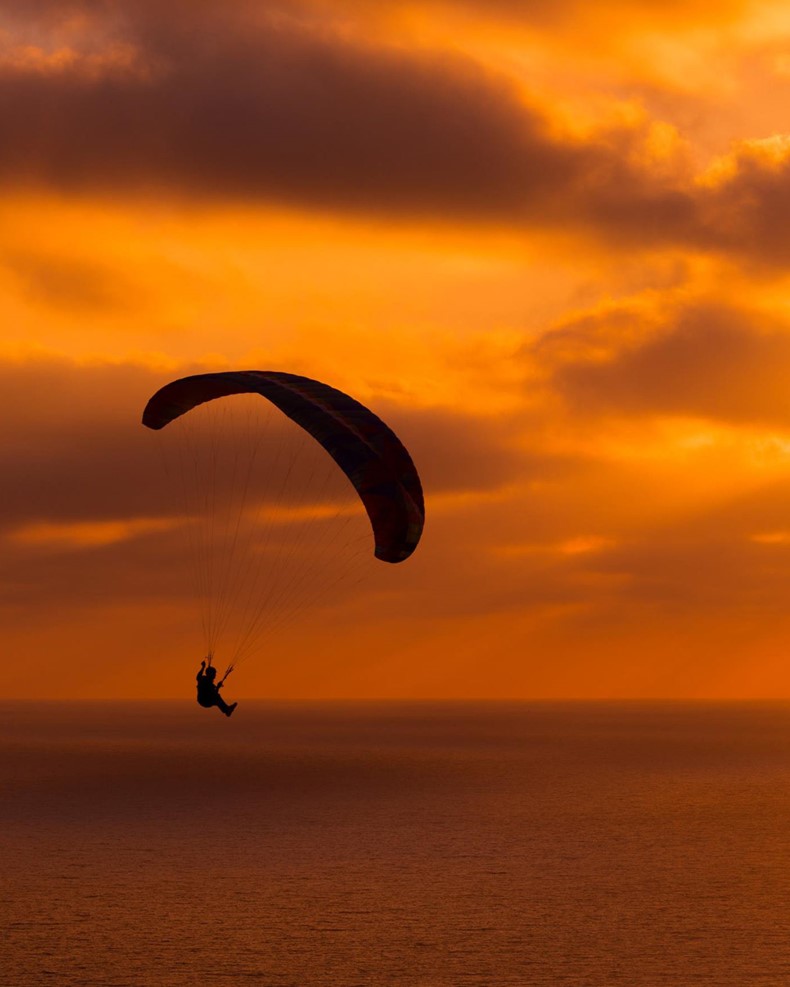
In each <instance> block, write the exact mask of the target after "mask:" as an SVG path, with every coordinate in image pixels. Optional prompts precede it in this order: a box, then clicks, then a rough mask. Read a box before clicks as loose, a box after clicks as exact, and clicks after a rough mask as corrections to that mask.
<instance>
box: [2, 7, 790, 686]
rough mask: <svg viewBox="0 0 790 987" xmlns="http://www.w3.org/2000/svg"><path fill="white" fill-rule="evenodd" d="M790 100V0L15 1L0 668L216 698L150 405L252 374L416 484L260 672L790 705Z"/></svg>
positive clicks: (255, 676) (264, 675) (11, 12)
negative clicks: (378, 547)
mask: <svg viewBox="0 0 790 987" xmlns="http://www.w3.org/2000/svg"><path fill="white" fill-rule="evenodd" d="M789 102H790V10H788V7H787V5H786V4H784V3H758V2H738V0H725V2H717V3H715V4H714V3H711V2H707V0H683V2H682V3H681V2H679V0H677V2H676V0H603V2H601V3H600V4H588V3H581V2H579V0H551V2H550V3H549V2H547V0H531V2H526V3H525V2H523V0H519V2H515V0H452V2H450V0H414V2H408V0H407V2H403V0H398V2H388V0H380V2H378V3H376V4H368V3H361V2H358V0H272V2H252V0H249V2H245V0H228V2H226V3H223V4H217V3H214V2H208V0H188V2H187V0H170V2H168V3H154V2H152V0H124V2H114V0H84V2H79V0H75V2H68V0H28V2H27V3H25V4H24V5H23V4H19V3H16V2H7V0H0V133H2V135H3V141H2V148H1V149H0V327H2V329H0V339H1V342H0V408H1V410H2V420H3V421H4V422H5V427H4V428H3V436H4V437H3V443H2V449H1V450H0V456H1V457H2V468H1V469H0V491H1V492H0V539H2V555H1V556H0V558H1V559H2V561H1V562H0V586H1V587H2V592H1V593H0V614H1V619H2V626H3V647H4V651H5V654H6V664H5V669H4V673H3V676H2V682H0V695H4V696H6V697H22V698H78V697H87V698H109V697H129V698H155V697H175V696H180V695H184V694H186V693H189V692H191V689H192V685H191V676H192V674H193V670H194V667H195V666H196V664H197V661H198V660H199V659H200V657H201V653H202V652H201V648H202V646H203V645H202V642H201V639H200V635H199V628H197V626H196V619H195V616H194V600H190V599H188V595H189V594H188V593H186V592H185V591H184V583H185V570H186V568H188V559H187V556H186V555H185V554H184V547H183V544H181V543H180V540H179V530H180V528H179V522H178V519H177V518H176V517H175V515H174V514H173V509H172V506H170V505H171V501H170V500H168V498H167V496H166V492H165V490H164V487H163V483H162V482H161V472H162V470H161V466H162V464H161V459H159V458H158V457H157V455H156V454H154V453H153V452H152V449H151V445H152V443H151V434H150V433H148V432H147V431H146V430H145V429H143V428H142V426H141V425H140V415H141V412H142V408H143V407H144V405H145V402H146V401H147V399H148V397H149V396H150V395H151V394H152V393H153V392H154V391H155V390H156V389H157V388H158V387H160V386H161V385H162V384H164V383H165V382H166V381H167V380H170V379H173V378H175V377H178V376H183V375H184V374H187V373H198V372H208V371H215V370H227V369H234V368H259V369H271V370H285V371H288V372H292V373H299V374H304V375H307V376H311V377H316V378H319V379H321V380H324V381H327V382H328V383H330V384H332V385H334V386H336V387H338V388H340V389H342V390H345V391H347V392H348V393H350V394H352V395H354V396H355V397H356V398H358V399H359V400H361V401H363V402H364V403H365V404H367V405H368V406H369V407H370V408H371V409H373V410H374V411H375V412H376V413H377V414H379V415H380V416H381V417H383V418H384V419H385V420H386V421H388V422H389V423H390V424H391V425H392V427H393V428H394V429H395V430H396V432H397V433H398V434H399V436H400V437H401V439H402V440H403V442H404V443H405V445H406V446H407V447H408V448H409V450H410V452H411V453H412V456H413V458H414V461H415V463H416V465H417V467H418V469H419V470H420V473H421V476H422V479H423V484H424V488H425V496H426V527H425V533H424V536H423V540H422V543H421V545H420V546H419V548H418V550H417V552H416V553H415V554H414V556H413V557H412V558H411V559H409V560H408V561H407V562H405V563H403V564H402V565H399V566H394V567H389V566H384V567H381V568H383V569H386V570H387V571H386V572H383V571H375V572H373V574H372V575H371V576H370V579H369V581H366V580H364V579H363V580H362V581H361V582H358V583H356V584H354V586H353V587H351V588H347V589H346V590H345V591H344V592H343V593H341V594H340V595H338V596H337V597H336V598H334V599H333V601H332V605H331V607H330V608H326V607H324V608H323V609H322V608H321V607H308V608H307V609H306V611H305V612H304V613H303V614H301V615H300V616H299V619H298V620H296V621H294V622H293V623H292V624H291V625H290V626H289V628H288V631H287V634H283V635H281V636H280V637H278V638H275V639H273V640H272V641H271V642H270V644H269V645H267V648H266V649H265V652H264V653H261V654H260V655H258V656H257V657H255V658H251V659H250V660H249V661H247V662H245V665H244V668H243V672H242V670H241V669H239V671H238V673H237V677H236V678H235V680H230V681H229V683H228V686H227V687H226V688H228V689H230V688H231V682H232V683H233V685H232V689H233V690H235V693H236V694H237V695H239V696H241V697H242V698H243V697H245V696H246V697H253V696H262V697H263V696H266V697H274V698H308V699H327V698H363V697H377V698H378V697H381V698H398V697H404V698H456V699H457V698H514V699H515V698H629V697H633V698H657V697H661V698H663V697H673V698H700V697H703V698H746V699H748V698H757V697H769V698H772V697H787V696H788V695H790V663H788V660H787V655H788V644H790V616H788V600H790V389H789V388H788V380H789V379H790V294H788V287H789V286H788V281H790V279H789V278H788V275H787V262H788V259H789V258H790V238H788V236H787V229H788V223H789V221H790V131H788V130H787V127H788V124H787V106H788V103H789ZM285 534H286V537H287V536H288V531H287V530H286V532H285ZM181 541H183V539H181ZM186 581H188V580H186Z"/></svg>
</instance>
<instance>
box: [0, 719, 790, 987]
mask: <svg viewBox="0 0 790 987" xmlns="http://www.w3.org/2000/svg"><path fill="white" fill-rule="evenodd" d="M0 748H1V749H2V757H0V786H2V803H1V804H0V824H1V825H0V838H1V839H2V845H3V851H2V867H1V870H2V884H1V885H0V895H1V898H0V912H1V914H0V918H1V919H2V928H3V934H2V938H1V939H0V983H2V984H3V985H9V987H28V985H30V987H40V985H43V984H58V985H60V984H63V985H69V987H71V985H75V987H76V985H97V987H99V985H100V987H121V985H128V987H137V985H140V987H160V985H162V987H181V985H184V987H187V985H189V987H197V985H200V987H213V985H226V984H227V985H237V984H246V983H260V984H266V985H268V984H271V985H293V987H313V985H322V987H330V985H331V987H357V985H358V987H368V985H404V987H462V985H491V987H499V985H511V984H514V985H515V984H518V985H552V987H556V985H561V984H572V985H575V987H580V985H590V987H593V985H594V987H616V985H630V987H653V985H662V984H666V985H672V987H686V985H695V984H706V985H711V987H713V985H715V987H728V985H733V987H756V985H770V987H781V985H786V984H790V706H788V705H785V706H780V705H761V704H751V705H719V704H642V703H636V704H602V703H596V704H585V703H579V704H548V703H541V704H494V703H489V704H459V703H452V704H434V703H420V704H372V703H360V704H332V705H318V704H293V705H290V704H278V705H268V704H263V703H252V702H246V703H243V704H242V705H240V707H239V710H238V713H237V715H236V716H235V717H234V718H233V719H232V720H231V721H228V720H226V719H225V718H224V717H222V716H219V715H218V714H217V715H215V711H213V710H210V711H205V710H201V709H200V708H199V707H197V706H196V705H195V706H192V705H191V704H186V703H185V704H182V705H178V704H170V703H157V704H152V705H146V704H137V703H135V704H131V703H129V704H121V703H118V704H98V703H93V704H56V703H51V704H49V703H48V704H40V703H38V704H33V703H4V704H2V705H1V706H0Z"/></svg>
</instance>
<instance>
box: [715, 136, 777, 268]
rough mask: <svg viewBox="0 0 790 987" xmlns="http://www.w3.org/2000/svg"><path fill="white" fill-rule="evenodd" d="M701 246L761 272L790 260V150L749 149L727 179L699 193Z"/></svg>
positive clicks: (760, 145)
mask: <svg viewBox="0 0 790 987" xmlns="http://www.w3.org/2000/svg"><path fill="white" fill-rule="evenodd" d="M698 202H699V215H700V223H701V227H700V242H701V243H703V244H704V245H706V246H709V247H713V248H717V249H722V250H726V251H728V252H730V253H732V254H736V255H738V256H740V257H741V258H743V259H745V260H747V262H748V263H749V264H751V265H754V266H757V267H760V266H764V267H769V268H771V267H784V266H786V264H787V262H788V260H789V259H790V244H789V243H788V238H787V236H786V228H787V224H788V222H790V145H787V143H786V141H785V139H784V138H782V139H780V140H777V141H771V140H769V141H767V142H753V143H746V144H743V145H741V146H739V147H738V148H736V150H735V152H734V153H733V154H732V155H731V157H730V159H729V161H728V163H727V174H726V175H725V176H724V177H723V178H722V179H721V180H719V181H718V182H717V183H716V184H714V185H713V186H712V187H709V188H705V189H703V190H701V191H700V192H699V195H698Z"/></svg>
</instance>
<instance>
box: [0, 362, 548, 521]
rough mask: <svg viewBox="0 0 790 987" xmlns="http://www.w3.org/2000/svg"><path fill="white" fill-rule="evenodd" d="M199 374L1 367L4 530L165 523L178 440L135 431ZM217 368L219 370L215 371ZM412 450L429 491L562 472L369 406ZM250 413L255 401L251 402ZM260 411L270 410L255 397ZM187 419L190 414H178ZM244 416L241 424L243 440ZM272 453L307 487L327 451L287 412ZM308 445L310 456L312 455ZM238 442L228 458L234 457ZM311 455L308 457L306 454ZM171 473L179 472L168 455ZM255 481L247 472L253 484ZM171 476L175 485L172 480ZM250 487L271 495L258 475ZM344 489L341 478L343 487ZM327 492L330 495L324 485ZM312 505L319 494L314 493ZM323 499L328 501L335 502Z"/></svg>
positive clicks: (468, 419) (495, 437)
mask: <svg viewBox="0 0 790 987" xmlns="http://www.w3.org/2000/svg"><path fill="white" fill-rule="evenodd" d="M201 369H202V370H205V369H207V368H200V367H184V368H182V369H181V370H180V371H178V372H176V371H173V372H171V373H170V374H163V373H161V372H156V371H154V370H151V369H148V368H145V367H141V366H131V365H113V364H97V365H77V364H73V363H69V362H66V361H57V360H44V359H42V360H32V361H26V362H19V363H13V362H6V363H1V364H0V417H2V419H3V420H4V421H6V422H14V426H13V428H12V429H10V430H8V431H7V433H6V435H5V437H4V441H3V444H2V447H1V448H0V503H2V505H3V514H2V524H3V525H4V526H5V527H6V528H8V527H15V526H17V525H19V524H20V523H23V522H32V521H47V522H66V521H96V520H103V519H104V520H106V519H115V518H145V517H149V518H150V517H162V516H164V515H166V514H168V513H169V512H171V511H172V510H173V509H174V504H173V495H172V487H173V484H172V480H173V477H172V476H171V477H168V476H166V475H165V469H164V464H163V457H165V458H167V457H171V456H172V457H176V456H177V455H179V449H181V450H182V451H183V450H185V449H186V448H187V447H186V446H185V445H184V444H183V443H179V442H178V441H177V439H176V435H175V434H174V433H173V429H174V428H176V427H177V423H176V425H175V426H170V427H169V428H168V429H165V430H163V432H161V433H154V432H152V431H150V430H149V429H146V428H144V427H143V426H142V425H141V424H140V418H141V415H142V409H143V408H144V406H145V403H146V401H147V400H148V398H149V397H150V396H151V394H153V393H154V391H155V390H157V388H158V387H160V386H161V385H162V384H163V383H165V382H166V381H167V380H168V379H171V378H172V377H174V376H182V375H183V374H186V373H199V372H201ZM214 369H216V368H214ZM370 403H371V405H372V406H373V407H374V408H375V410H376V411H377V412H378V413H379V414H380V415H382V416H383V417H384V418H385V419H387V420H388V421H389V422H390V423H391V424H392V426H393V428H395V429H396V431H397V432H398V434H399V435H400V436H401V438H402V439H403V441H404V443H405V444H406V445H407V447H408V448H409V449H410V451H411V453H412V455H413V457H414V460H415V462H416V463H417V465H418V468H419V470H420V473H421V475H422V477H423V482H424V486H425V488H426V491H427V492H428V493H429V494H438V493H444V492H451V491H452V492H459V491H470V490H487V489H494V488H496V487H497V486H500V485H502V484H504V483H507V482H508V481H509V480H512V479H513V478H514V477H516V476H519V475H521V473H522V471H524V470H526V471H527V472H529V471H530V470H532V471H535V472H538V471H539V472H541V473H545V472H546V471H549V470H551V469H553V470H555V471H556V470H557V469H560V468H561V462H560V461H559V460H558V461H557V462H553V461H552V460H551V459H550V457H540V456H536V457H535V458H534V459H530V458H529V457H527V456H526V454H524V453H521V452H519V450H518V448H517V447H514V445H513V437H512V435H511V433H510V432H509V431H508V430H507V429H502V426H501V423H498V424H497V425H496V427H495V426H494V425H493V424H492V423H490V422H489V421H487V420H486V419H476V418H474V417H472V416H466V415H462V414H452V413H450V412H447V411H443V410H430V409H428V410H422V411H418V410H410V409H407V408H404V407H403V406H399V405H395V404H393V403H392V402H386V401H382V402H376V401H372V402H370ZM253 404H254V405H255V406H256V407H257V406H258V403H257V401H253ZM260 407H261V408H262V409H264V412H265V413H267V415H268V409H269V408H270V406H269V405H268V404H266V403H265V402H262V401H261V402H260ZM185 421H186V419H185ZM248 427H249V426H248V425H247V419H246V418H245V417H243V416H242V417H241V418H239V419H238V421H237V431H236V432H233V431H232V430H231V431H229V432H228V433H227V434H228V437H229V438H230V437H231V436H232V435H236V436H238V435H239V431H238V430H241V431H244V430H246V429H248ZM266 428H267V429H268V433H267V435H266V441H270V442H271V443H272V446H273V447H274V448H275V449H279V446H280V443H282V444H283V447H284V449H285V452H284V453H283V454H282V458H283V461H285V458H286V456H288V457H290V456H291V455H293V457H294V458H293V462H290V459H289V461H288V462H289V468H290V471H291V480H290V482H292V483H293V484H294V485H297V486H298V485H299V484H300V483H301V481H302V480H304V482H305V484H307V482H308V480H309V477H310V476H311V475H312V474H313V472H314V471H315V470H316V469H317V468H318V467H319V466H320V468H321V470H322V473H323V472H324V470H323V465H324V460H325V459H326V456H325V454H324V453H323V451H322V450H321V449H320V448H318V446H317V445H315V443H310V441H309V440H307V439H306V437H305V436H304V433H302V431H301V430H299V429H298V428H297V427H296V426H295V425H293V423H291V422H289V421H288V420H287V419H285V418H284V416H282V415H279V414H278V413H276V412H274V411H273V412H272V414H271V416H270V417H269V420H268V422H267V423H266ZM189 441H190V443H191V446H190V447H189V449H188V450H187V455H189V456H191V455H193V453H194V455H195V457H196V459H197V457H200V459H201V460H202V459H204V458H205V457H206V456H207V454H209V453H210V452H211V448H212V445H211V443H212V441H213V437H212V435H211V434H210V433H209V432H208V430H206V432H205V433H204V432H202V431H201V430H200V429H197V430H195V431H193V432H192V433H191V436H190V439H189ZM313 446H315V450H313ZM235 450H236V447H235V446H234V447H233V449H232V450H230V449H229V450H228V451H229V455H230V454H231V453H232V454H233V455H235ZM314 453H315V454H314ZM172 462H173V463H174V469H181V465H183V464H181V465H179V463H178V462H176V461H175V459H173V460H172ZM256 476H257V474H254V475H253V482H254V481H255V478H256ZM176 479H177V478H176ZM259 479H260V483H261V484H262V485H261V487H260V489H259V490H258V491H257V492H258V493H259V494H260V496H262V497H263V498H264V499H267V500H269V499H271V497H272V496H273V494H272V491H271V486H268V487H267V486H266V485H265V484H266V483H268V480H267V479H266V478H265V477H263V476H261V477H260V478H259ZM342 484H343V486H342V489H343V490H345V480H343V481H342ZM332 489H333V490H334V488H332ZM313 495H315V497H317V498H318V499H319V500H320V497H321V496H324V495H323V494H322V493H320V492H319V491H311V496H313ZM333 496H334V495H333V493H332V492H330V494H329V496H328V499H329V500H330V501H331V500H332V499H333Z"/></svg>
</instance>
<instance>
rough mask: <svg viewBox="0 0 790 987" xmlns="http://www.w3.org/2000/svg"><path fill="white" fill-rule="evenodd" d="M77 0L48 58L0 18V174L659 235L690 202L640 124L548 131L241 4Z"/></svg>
mask: <svg viewBox="0 0 790 987" xmlns="http://www.w3.org/2000/svg"><path fill="white" fill-rule="evenodd" d="M47 9H48V7H47V5H46V4H40V5H39V6H38V12H39V16H40V17H44V15H45V13H46V12H47ZM82 9H83V10H84V11H87V13H83V16H82V18H81V19H80V18H77V19H76V21H75V23H77V24H78V25H81V31H82V34H80V33H79V31H77V29H76V28H75V33H76V38H75V40H73V42H72V44H71V45H70V46H69V47H68V48H67V49H66V50H67V52H68V55H66V54H63V52H62V51H61V49H59V48H57V47H55V48H53V50H52V51H49V53H48V49H47V48H46V45H45V44H43V43H41V42H40V34H41V29H40V28H39V29H38V31H32V29H30V24H27V25H26V24H25V22H24V20H22V22H21V24H19V23H17V28H16V33H15V34H14V33H13V32H11V41H10V45H11V49H12V50H13V49H14V44H16V45H17V47H18V49H19V52H20V54H19V57H17V58H7V59H6V61H5V62H4V63H2V64H0V126H1V127H2V130H3V133H4V144H3V150H2V153H0V182H3V183H5V184H6V185H7V186H10V187H17V186H19V185H22V186H26V185H32V186H43V187H45V188H48V189H54V190H60V191H65V192H80V193H90V194H96V193H104V194H129V193H132V192H135V193H144V194H148V193H151V194H153V195H158V194H165V193H167V194H168V195H170V196H173V195H176V196H187V197H189V196H193V197H198V198H209V199H211V198H213V199H222V200H228V199H230V200H238V199H241V200H245V201H246V200H260V201H267V202H278V203H281V204H282V203H284V204H297V205H300V206H308V207H319V208H327V209H337V210H356V211H363V212H370V213H382V212H383V213H397V214H403V215H410V216H428V217H442V218H450V219H461V218H466V219H470V218H471V219H488V220H496V221H497V222H506V223H508V224H513V225H523V224H530V225H540V224H544V223H550V224H556V223H567V222H574V223H579V222H582V223H583V222H593V223H602V224H604V225H608V226H609V227H611V228H612V229H615V228H616V229H619V228H623V229H624V230H630V231H631V234H630V235H635V234H636V231H637V230H641V231H642V232H643V233H644V231H645V230H646V229H648V230H650V232H651V236H652V237H653V238H656V239H659V240H663V239H666V238H667V237H669V236H672V235H673V231H675V230H676V228H677V227H678V226H683V225H684V224H686V223H688V221H689V213H690V211H691V210H693V202H691V200H690V199H689V197H688V195H687V193H686V192H685V191H684V190H683V189H681V188H680V187H679V186H678V182H677V180H676V179H677V177H678V176H677V175H675V174H674V171H675V167H674V165H673V166H672V167H670V169H669V172H670V174H669V175H668V173H667V167H666V166H667V162H666V161H663V162H662V164H661V167H660V171H661V177H660V178H658V179H657V178H656V176H655V175H654V174H653V170H654V169H653V165H654V163H655V162H654V161H653V160H652V158H653V155H652V152H651V151H650V148H651V146H652V144H653V143H654V142H653V138H652V136H651V135H652V129H651V125H650V124H649V123H648V122H646V121H644V120H637V121H625V122H621V123H618V124H616V125H614V126H607V127H605V128H603V129H601V130H599V131H596V132H593V133H591V134H589V135H587V136H586V137H578V136H575V137H571V136H569V135H563V134H561V133H560V132H559V130H558V128H557V125H556V123H555V122H554V121H553V120H552V119H551V115H550V113H549V112H548V111H547V110H545V109H543V108H541V107H540V106H539V105H538V104H537V103H533V104H532V105H529V104H528V103H526V102H525V100H524V97H523V95H522V93H521V92H520V91H519V89H518V88H517V87H516V86H515V84H514V83H513V82H511V81H510V80H509V79H508V78H507V77H506V76H504V75H500V74H494V73H492V72H489V71H487V70H485V69H484V68H482V67H481V66H480V65H479V64H477V63H475V62H474V61H473V60H472V59H471V58H467V57H463V56H461V55H458V54H454V53H451V52H448V51H443V50H428V51H425V50H419V49H414V50H411V51H409V50H408V49H406V48H404V47H395V46H389V47H387V46H384V45H378V46H377V45H375V44H363V43H361V42H360V41H358V40H353V39H352V38H351V37H350V36H348V35H345V34H343V33H342V32H341V31H340V30H339V29H337V28H335V29H333V28H332V27H331V26H330V25H328V24H326V23H324V22H322V21H317V22H312V21H310V20H309V19H308V20H305V18H304V16H302V17H301V18H300V17H297V16H294V15H293V14H291V15H287V14H283V13H282V12H279V13H278V12H276V11H275V12H272V11H269V12H268V13H267V14H262V13H261V11H260V9H258V8H256V7H255V6H254V5H252V6H250V5H247V4H243V3H236V4H233V5H230V6H229V7H223V12H222V15H221V16H220V15H219V14H218V13H217V9H216V8H215V7H212V6H211V5H208V4H200V5H195V6H194V7H193V5H188V6H187V7H186V8H184V7H183V5H182V4H168V5H165V6H162V5H161V4H160V5H154V4H150V3H143V2H139V0H138V2H137V3H135V4H131V5H115V4H110V5H94V4H85V5H82ZM55 10H57V5H53V6H52V7H51V9H49V14H50V16H52V15H53V11H55ZM17 21H19V19H17ZM26 26H27V28H28V29H29V30H28V33H29V34H30V35H31V37H37V38H39V44H38V48H36V46H35V45H33V46H32V47H31V44H30V43H29V42H26V41H25V30H24V29H25V27H26ZM53 30H54V29H53ZM97 38H98V39H99V42H100V43H103V45H104V48H105V49H106V51H107V52H109V53H110V54H107V55H106V57H105V58H104V61H103V62H102V61H101V60H100V59H99V55H98V54H97V53H96V52H95V51H94V48H95V47H96V44H97V41H96V39H97ZM102 39H103V41H102ZM52 44H53V45H54V42H52ZM80 45H81V46H82V48H80ZM35 51H38V55H35ZM59 51H61V54H60V55H59V56H58V55H57V53H58V52H59ZM81 52H82V53H81ZM113 52H115V56H114V57H110V55H111V54H112V53H113ZM23 55H24V57H23ZM56 56H57V57H56ZM86 60H87V61H86ZM3 92H6V93H8V94H9V98H8V99H3V98H2V97H3ZM12 93H13V99H11V98H10V94H12ZM678 167H679V165H678ZM681 170H682V169H681Z"/></svg>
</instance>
